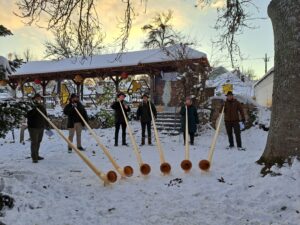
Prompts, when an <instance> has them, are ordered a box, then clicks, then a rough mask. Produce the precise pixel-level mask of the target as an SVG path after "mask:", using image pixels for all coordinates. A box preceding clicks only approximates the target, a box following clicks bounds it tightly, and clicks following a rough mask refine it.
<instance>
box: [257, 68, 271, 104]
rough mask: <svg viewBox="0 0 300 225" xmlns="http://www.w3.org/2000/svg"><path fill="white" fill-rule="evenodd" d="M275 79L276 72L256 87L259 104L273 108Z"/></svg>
mask: <svg viewBox="0 0 300 225" xmlns="http://www.w3.org/2000/svg"><path fill="white" fill-rule="evenodd" d="M273 77H274V72H271V74H270V75H268V76H267V77H266V78H265V79H264V80H262V81H261V82H260V83H259V84H257V85H256V86H255V87H254V94H255V99H256V101H257V103H258V104H260V105H262V106H265V107H271V106H272V94H273Z"/></svg>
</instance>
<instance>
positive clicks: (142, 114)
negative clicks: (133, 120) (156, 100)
mask: <svg viewBox="0 0 300 225" xmlns="http://www.w3.org/2000/svg"><path fill="white" fill-rule="evenodd" d="M148 98H149V96H148V95H147V94H144V95H143V102H142V103H141V104H140V105H139V107H138V110H137V113H136V114H137V115H136V116H137V119H138V120H140V121H141V125H142V143H141V145H145V138H146V135H145V131H146V127H147V131H148V144H149V145H151V144H152V142H151V121H152V117H151V112H150V105H149V104H151V108H152V113H153V116H154V117H155V118H156V116H157V111H156V108H155V105H154V104H153V103H152V102H150V101H148Z"/></svg>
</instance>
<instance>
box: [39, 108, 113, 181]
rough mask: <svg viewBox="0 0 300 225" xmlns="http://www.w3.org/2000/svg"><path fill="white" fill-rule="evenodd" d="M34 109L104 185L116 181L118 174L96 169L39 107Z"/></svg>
mask: <svg viewBox="0 0 300 225" xmlns="http://www.w3.org/2000/svg"><path fill="white" fill-rule="evenodd" d="M36 109H37V110H38V112H39V113H40V114H41V115H42V116H43V117H44V118H45V120H46V121H47V122H48V123H49V124H50V125H51V126H52V127H53V128H54V129H55V130H56V132H57V133H58V134H59V135H60V136H61V137H62V138H63V139H64V140H65V141H66V142H67V143H68V144H69V146H71V147H72V148H73V149H74V151H75V152H76V153H77V155H78V156H79V157H80V158H81V159H82V160H83V162H85V164H86V165H87V166H88V167H89V168H90V169H91V170H92V171H93V172H94V173H95V174H96V175H97V176H98V177H99V178H100V179H101V180H102V181H103V182H104V185H106V184H109V183H114V182H116V180H117V177H118V176H117V174H116V172H115V171H109V172H108V173H107V174H105V173H103V172H101V171H100V170H99V169H97V168H96V167H95V166H94V165H93V164H92V162H91V161H90V160H89V159H88V158H87V157H86V156H85V155H84V154H83V153H82V152H81V151H79V149H78V148H77V147H76V146H75V145H74V144H73V143H72V142H71V141H70V140H69V139H68V138H66V137H65V136H64V135H63V133H62V132H61V130H59V129H58V128H57V127H56V126H55V125H54V124H53V123H52V122H51V120H50V119H49V118H48V117H47V116H46V115H45V114H44V113H43V112H42V111H41V110H40V109H39V108H36Z"/></svg>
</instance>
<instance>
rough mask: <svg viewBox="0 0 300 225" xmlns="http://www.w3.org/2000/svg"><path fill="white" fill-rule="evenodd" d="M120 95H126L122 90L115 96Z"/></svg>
mask: <svg viewBox="0 0 300 225" xmlns="http://www.w3.org/2000/svg"><path fill="white" fill-rule="evenodd" d="M121 95H123V96H124V97H126V95H125V93H124V92H119V93H118V94H117V97H118V98H119V97H120V96H121Z"/></svg>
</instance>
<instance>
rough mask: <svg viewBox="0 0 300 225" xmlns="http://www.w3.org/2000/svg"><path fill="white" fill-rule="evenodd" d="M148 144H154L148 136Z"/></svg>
mask: <svg viewBox="0 0 300 225" xmlns="http://www.w3.org/2000/svg"><path fill="white" fill-rule="evenodd" d="M148 145H152V141H151V137H148Z"/></svg>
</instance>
